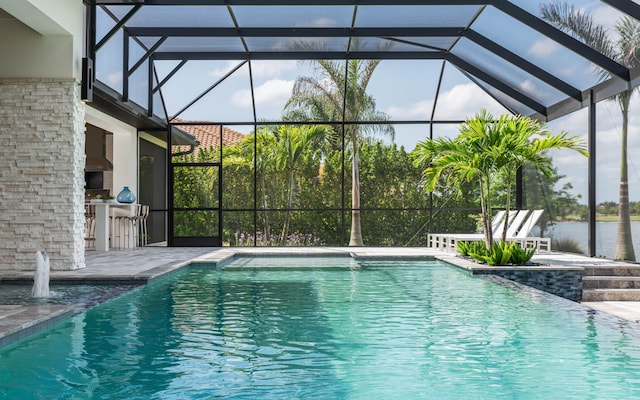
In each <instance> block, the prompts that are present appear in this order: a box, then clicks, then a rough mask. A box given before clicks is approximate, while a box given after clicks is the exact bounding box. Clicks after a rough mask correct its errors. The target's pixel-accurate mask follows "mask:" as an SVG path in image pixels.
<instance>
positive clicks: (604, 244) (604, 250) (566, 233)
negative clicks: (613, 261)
mask: <svg viewBox="0 0 640 400" xmlns="http://www.w3.org/2000/svg"><path fill="white" fill-rule="evenodd" d="M617 234H618V223H617V222H596V255H597V256H598V257H605V258H613V255H614V253H615V251H616V238H617ZM631 235H632V238H633V248H634V250H635V253H636V256H640V253H639V252H640V222H637V221H634V222H631ZM545 236H549V237H551V238H553V239H559V240H561V239H572V240H575V241H576V242H577V243H578V244H579V245H580V247H582V250H584V252H585V254H586V252H587V251H588V249H589V247H588V224H587V223H586V222H556V224H555V225H554V226H553V227H552V228H551V230H550V231H549V234H548V235H545Z"/></svg>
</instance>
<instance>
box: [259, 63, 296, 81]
mask: <svg viewBox="0 0 640 400" xmlns="http://www.w3.org/2000/svg"><path fill="white" fill-rule="evenodd" d="M296 69H298V61H295V60H279V61H270V60H259V61H253V62H251V71H252V73H253V77H254V79H271V78H279V77H281V76H283V75H286V74H287V73H288V72H290V71H295V70H296Z"/></svg>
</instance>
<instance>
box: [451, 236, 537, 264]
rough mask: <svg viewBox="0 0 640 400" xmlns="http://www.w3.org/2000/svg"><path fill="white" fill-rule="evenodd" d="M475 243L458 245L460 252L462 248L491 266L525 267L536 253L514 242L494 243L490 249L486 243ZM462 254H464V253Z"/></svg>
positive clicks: (469, 254) (474, 257)
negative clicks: (510, 265) (513, 265)
mask: <svg viewBox="0 0 640 400" xmlns="http://www.w3.org/2000/svg"><path fill="white" fill-rule="evenodd" d="M458 243H460V242H458ZM474 243H475V244H473V245H472V244H471V243H465V244H464V245H462V246H461V245H458V250H459V251H460V249H461V247H462V250H464V251H465V252H466V253H467V255H468V256H470V257H472V258H473V259H474V260H476V261H480V262H484V263H487V264H489V265H509V264H515V265H523V264H526V263H527V262H529V260H531V257H533V254H534V253H535V250H534V249H523V248H522V247H520V245H519V244H517V243H513V242H504V241H498V242H494V243H493V244H492V245H491V246H490V247H489V249H487V248H486V246H485V245H484V242H474ZM478 244H480V245H478ZM460 252H461V253H462V251H460ZM462 254H464V253H462Z"/></svg>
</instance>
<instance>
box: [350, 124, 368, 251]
mask: <svg viewBox="0 0 640 400" xmlns="http://www.w3.org/2000/svg"><path fill="white" fill-rule="evenodd" d="M351 142H352V143H353V160H352V161H351V179H352V181H351V236H350V239H349V246H364V241H363V240H362V227H361V223H360V172H359V166H358V143H357V140H356V129H353V130H352V132H351Z"/></svg>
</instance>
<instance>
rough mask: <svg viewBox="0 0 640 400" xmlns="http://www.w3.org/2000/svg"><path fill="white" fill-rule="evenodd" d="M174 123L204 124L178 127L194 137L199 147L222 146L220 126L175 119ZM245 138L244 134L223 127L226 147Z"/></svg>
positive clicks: (223, 139)
mask: <svg viewBox="0 0 640 400" xmlns="http://www.w3.org/2000/svg"><path fill="white" fill-rule="evenodd" d="M174 122H188V123H190V124H193V123H202V124H203V125H178V128H180V129H181V130H183V131H185V132H187V133H188V134H190V135H193V136H194V137H195V138H196V140H197V141H198V142H199V143H200V145H199V146H198V147H202V148H209V147H211V146H213V147H218V146H219V145H220V125H205V124H211V122H210V121H183V120H181V119H175V120H174ZM245 136H246V135H245V134H244V133H240V132H238V131H234V130H233V129H229V128H227V127H226V126H223V127H222V143H223V144H225V145H232V144H234V143H236V142H238V141H240V140H242V139H243V138H244V137H245Z"/></svg>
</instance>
